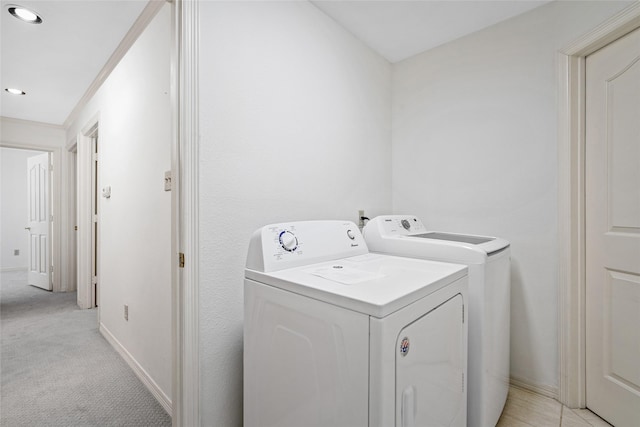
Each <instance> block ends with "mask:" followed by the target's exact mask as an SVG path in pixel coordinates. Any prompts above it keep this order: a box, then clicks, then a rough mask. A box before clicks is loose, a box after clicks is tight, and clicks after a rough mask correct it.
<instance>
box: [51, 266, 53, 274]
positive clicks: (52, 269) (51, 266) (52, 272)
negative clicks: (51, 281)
mask: <svg viewBox="0 0 640 427" xmlns="http://www.w3.org/2000/svg"><path fill="white" fill-rule="evenodd" d="M51 272H52V273H53V265H52V266H51Z"/></svg>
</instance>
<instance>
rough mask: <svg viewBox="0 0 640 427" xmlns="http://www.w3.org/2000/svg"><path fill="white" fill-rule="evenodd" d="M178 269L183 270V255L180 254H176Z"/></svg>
mask: <svg viewBox="0 0 640 427" xmlns="http://www.w3.org/2000/svg"><path fill="white" fill-rule="evenodd" d="M178 267H180V268H184V254H183V253H182V252H180V253H179V254H178Z"/></svg>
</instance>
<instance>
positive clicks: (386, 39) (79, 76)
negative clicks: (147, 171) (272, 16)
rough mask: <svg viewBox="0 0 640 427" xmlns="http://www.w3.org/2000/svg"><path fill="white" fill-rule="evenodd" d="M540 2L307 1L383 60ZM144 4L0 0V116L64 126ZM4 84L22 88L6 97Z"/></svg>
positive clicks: (132, 1)
mask: <svg viewBox="0 0 640 427" xmlns="http://www.w3.org/2000/svg"><path fill="white" fill-rule="evenodd" d="M203 1H213V0H203ZM547 2H548V1H542V0H540V1H530V0H520V1H519V0H500V1H485V0H475V1H459V0H441V1H436V0H413V1H402V0H376V1H368V0H354V1H346V0H333V1H331V0H315V1H314V0H312V3H313V4H314V5H315V6H317V7H318V8H319V9H320V10H322V11H324V12H325V13H326V14H327V15H329V16H330V17H332V18H333V19H334V20H336V21H337V22H338V23H340V24H341V25H342V26H343V27H345V28H346V29H347V30H348V31H350V32H351V33H352V34H354V35H355V36H356V37H357V38H359V39H360V40H362V41H363V42H364V43H365V44H367V45H369V46H370V47H371V48H373V49H374V50H376V51H377V52H378V53H380V54H381V55H382V56H384V57H385V58H387V60H389V61H390V62H397V61H400V60H402V59H405V58H407V57H410V56H413V55H415V54H417V53H419V52H423V51H425V50H428V49H431V48H433V47H435V46H438V45H441V44H443V43H447V42H448V41H451V40H454V39H456V38H459V37H462V36H464V35H466V34H469V33H472V32H474V31H478V30H480V29H482V28H485V27H488V26H490V25H493V24H495V23H497V22H500V21H502V20H505V19H508V18H510V17H513V16H515V15H518V14H520V13H524V12H526V11H528V10H530V9H532V8H534V7H537V6H541V5H542V4H544V3H547ZM10 4H19V5H21V6H25V7H28V8H30V9H32V10H34V11H36V12H37V13H38V14H39V15H40V16H41V17H42V19H43V23H42V24H39V25H36V24H28V23H24V22H21V21H19V20H17V19H15V18H14V17H12V16H11V15H10V14H9V13H8V12H7V8H8V5H10ZM146 4H147V0H92V1H78V0H40V1H32V0H8V1H5V0H2V10H1V11H0V12H1V15H2V16H1V20H0V36H1V40H2V42H1V50H0V52H1V55H0V62H1V65H0V86H1V88H0V91H1V96H2V97H1V103H0V115H1V116H4V117H10V118H16V119H22V120H31V121H36V122H42V123H50V124H55V125H63V124H64V123H65V121H67V119H68V118H69V115H70V114H71V113H72V111H73V110H74V108H75V107H76V105H77V104H78V102H79V101H80V100H81V99H82V97H83V95H84V94H85V92H87V90H88V89H89V88H90V86H91V84H92V83H93V81H94V80H95V79H96V78H97V77H98V75H99V73H100V72H101V70H102V69H103V67H104V66H105V64H106V63H107V61H108V60H109V58H110V57H111V55H112V54H113V52H114V51H115V50H116V48H117V47H118V45H119V44H120V42H121V41H122V40H123V38H124V37H125V35H126V34H127V32H128V30H129V29H130V28H131V27H132V25H133V24H134V22H135V21H136V19H137V18H138V16H139V15H140V14H141V13H142V11H143V9H144V8H145V6H146ZM7 87H16V88H19V89H22V90H23V91H25V92H26V93H27V94H26V95H24V96H16V95H11V94H9V93H7V92H5V90H4V89H5V88H7Z"/></svg>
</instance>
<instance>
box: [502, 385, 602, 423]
mask: <svg viewBox="0 0 640 427" xmlns="http://www.w3.org/2000/svg"><path fill="white" fill-rule="evenodd" d="M530 426H534V427H590V426H592V427H611V425H610V424H609V423H607V422H606V421H604V420H603V419H602V418H600V417H598V416H597V415H596V414H594V413H593V412H591V411H589V410H588V409H569V408H567V407H566V406H564V405H562V404H561V403H560V402H558V401H557V400H554V399H551V398H549V397H545V396H542V395H540V394H536V393H533V392H530V391H527V390H524V389H521V388H518V387H513V386H512V387H511V388H510V389H509V395H508V396H507V403H506V404H505V407H504V411H502V416H501V417H500V420H499V421H498V425H497V426H496V427H530Z"/></svg>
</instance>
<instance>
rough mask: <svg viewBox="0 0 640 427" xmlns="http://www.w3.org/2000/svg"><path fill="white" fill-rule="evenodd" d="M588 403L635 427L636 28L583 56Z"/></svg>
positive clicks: (639, 354) (639, 292) (639, 152)
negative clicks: (584, 67) (584, 69)
mask: <svg viewBox="0 0 640 427" xmlns="http://www.w3.org/2000/svg"><path fill="white" fill-rule="evenodd" d="M585 125H586V132H585V136H586V150H585V160H586V168H585V184H586V186H585V190H586V191H585V208H586V216H585V219H586V222H585V224H586V228H585V232H586V251H585V255H586V263H585V266H586V275H585V278H586V368H587V369H586V402H587V407H588V408H590V409H591V410H592V411H594V412H596V413H597V414H598V415H600V416H601V417H603V418H605V419H606V420H607V421H609V422H610V423H612V424H614V425H616V426H619V427H624V426H638V425H640V411H639V410H638V408H639V407H640V363H638V361H639V360H640V327H639V326H640V29H637V30H635V31H634V32H632V33H630V34H628V35H626V36H624V37H622V38H620V39H619V40H617V41H615V42H614V43H612V44H610V45H608V46H606V47H604V48H602V49H600V50H599V51H597V52H595V53H594V54H592V55H590V56H588V57H587V59H586V121H585Z"/></svg>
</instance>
